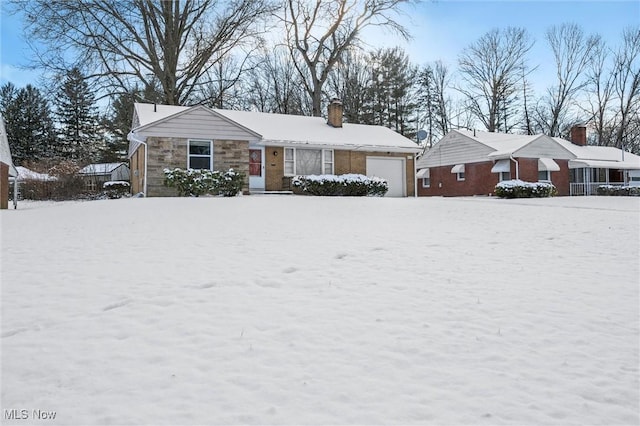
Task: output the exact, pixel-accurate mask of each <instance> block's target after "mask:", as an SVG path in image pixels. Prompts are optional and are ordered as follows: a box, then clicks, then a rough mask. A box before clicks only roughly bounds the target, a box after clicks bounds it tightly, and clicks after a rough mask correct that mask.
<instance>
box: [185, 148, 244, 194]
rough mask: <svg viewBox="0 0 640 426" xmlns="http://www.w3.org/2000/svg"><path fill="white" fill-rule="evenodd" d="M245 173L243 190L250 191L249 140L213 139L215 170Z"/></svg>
mask: <svg viewBox="0 0 640 426" xmlns="http://www.w3.org/2000/svg"><path fill="white" fill-rule="evenodd" d="M185 164H186V163H185ZM229 169H233V170H235V171H237V172H241V173H244V175H245V181H244V184H243V185H242V192H243V193H245V194H248V193H249V141H229V140H215V141H213V170H220V171H222V172H225V171H227V170H229Z"/></svg>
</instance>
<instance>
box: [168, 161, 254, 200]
mask: <svg viewBox="0 0 640 426" xmlns="http://www.w3.org/2000/svg"><path fill="white" fill-rule="evenodd" d="M243 183H244V174H243V173H239V172H236V171H234V170H233V169H229V170H228V171H226V172H220V171H217V170H213V171H212V170H195V169H180V168H175V169H164V184H165V186H168V187H174V188H176V189H177V190H178V195H180V196H182V197H199V196H200V195H205V194H210V195H222V196H224V197H233V196H236V195H238V193H239V192H240V191H242V185H243Z"/></svg>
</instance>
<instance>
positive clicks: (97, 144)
mask: <svg viewBox="0 0 640 426" xmlns="http://www.w3.org/2000/svg"><path fill="white" fill-rule="evenodd" d="M56 109H57V117H58V122H59V125H60V136H59V142H58V148H59V155H60V156H61V157H62V158H66V159H73V160H80V161H84V162H91V161H94V160H96V159H98V158H99V156H100V151H101V149H102V148H103V145H104V144H103V141H102V137H101V136H100V132H99V128H98V114H97V108H96V106H95V97H94V95H93V93H91V90H90V89H89V85H88V84H87V82H86V81H85V80H84V76H83V75H82V73H81V72H80V70H79V69H78V68H73V69H71V70H70V71H69V72H68V73H67V75H66V78H65V79H64V81H63V83H62V86H61V87H60V90H59V91H58V96H57V97H56Z"/></svg>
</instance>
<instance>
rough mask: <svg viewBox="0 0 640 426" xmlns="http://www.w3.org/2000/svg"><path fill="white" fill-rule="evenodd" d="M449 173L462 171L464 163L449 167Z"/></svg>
mask: <svg viewBox="0 0 640 426" xmlns="http://www.w3.org/2000/svg"><path fill="white" fill-rule="evenodd" d="M451 173H464V164H456V165H455V166H453V167H452V168H451Z"/></svg>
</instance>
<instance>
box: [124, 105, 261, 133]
mask: <svg viewBox="0 0 640 426" xmlns="http://www.w3.org/2000/svg"><path fill="white" fill-rule="evenodd" d="M140 105H151V104H145V103H140ZM176 106H179V105H176ZM196 109H204V110H205V111H207V112H209V113H210V114H212V115H214V116H216V117H218V118H220V119H222V120H224V121H226V122H228V123H231V124H233V125H235V126H238V127H239V128H241V129H243V130H245V131H246V132H248V133H250V134H252V135H253V136H254V137H256V138H258V139H262V135H261V134H260V133H257V132H256V131H254V130H251V129H249V128H248V127H245V126H243V125H242V124H240V123H238V122H237V121H234V120H232V119H230V118H229V117H227V116H225V115H223V114H220V113H219V112H216V111H214V110H213V109H211V108H209V107H207V106H205V105H194V106H191V107H187V108H186V109H184V110H182V111H178V112H176V113H174V114H171V115H168V116H166V117H163V118H160V119H158V120H156V121H152V122H151V123H147V124H145V125H142V126H138V127H136V128H135V129H132V130H131V132H132V133H138V134H139V133H140V131H142V132H144V131H145V130H147V129H148V128H150V127H153V126H155V125H157V124H160V123H164V122H166V121H169V120H173V119H174V118H177V117H180V116H181V115H184V114H188V113H190V112H191V111H194V110H196Z"/></svg>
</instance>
